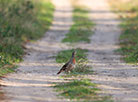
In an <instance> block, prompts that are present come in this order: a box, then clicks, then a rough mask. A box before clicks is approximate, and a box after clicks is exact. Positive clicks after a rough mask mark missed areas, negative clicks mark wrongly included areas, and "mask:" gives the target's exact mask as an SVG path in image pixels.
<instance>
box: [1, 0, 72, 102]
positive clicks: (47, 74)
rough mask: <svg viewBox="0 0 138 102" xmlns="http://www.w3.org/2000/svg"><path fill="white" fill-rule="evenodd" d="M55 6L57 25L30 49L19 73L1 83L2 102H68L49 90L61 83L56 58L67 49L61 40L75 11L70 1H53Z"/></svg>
mask: <svg viewBox="0 0 138 102" xmlns="http://www.w3.org/2000/svg"><path fill="white" fill-rule="evenodd" d="M52 2H53V3H54V4H55V6H56V10H55V13H54V21H53V24H52V26H51V28H50V30H49V31H48V32H47V33H46V35H45V37H43V38H42V39H41V40H39V41H37V42H35V43H30V44H28V45H27V48H28V50H29V54H30V55H26V56H25V58H24V61H23V62H22V63H20V65H19V68H18V69H17V72H16V73H12V74H9V75H8V76H7V77H6V78H3V79H2V81H1V82H0V83H1V84H2V85H4V87H2V88H1V89H2V90H3V92H4V93H5V94H4V97H6V98H4V101H2V102H67V101H68V100H66V99H59V98H57V96H56V95H57V93H56V92H54V91H53V89H52V88H51V87H50V86H52V85H53V82H61V81H62V80H61V79H59V77H58V76H57V75H56V73H57V71H58V70H59V68H60V66H59V65H57V64H56V62H55V60H54V58H53V56H54V55H55V54H56V53H57V52H58V51H60V50H63V49H66V48H67V47H66V46H65V45H64V44H61V43H60V42H61V40H62V38H63V37H64V34H66V33H67V32H68V30H69V28H70V26H71V24H72V7H71V3H70V1H69V0H52Z"/></svg>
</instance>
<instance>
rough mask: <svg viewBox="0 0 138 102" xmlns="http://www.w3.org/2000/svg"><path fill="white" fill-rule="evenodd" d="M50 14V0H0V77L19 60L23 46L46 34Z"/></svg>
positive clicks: (10, 70) (22, 53)
mask: <svg viewBox="0 0 138 102" xmlns="http://www.w3.org/2000/svg"><path fill="white" fill-rule="evenodd" d="M53 11H54V6H53V5H52V3H51V2H50V1H49V0H42V1H37V0H0V19H1V20H0V28H1V29H0V76H2V75H4V74H6V73H8V72H13V71H14V70H13V69H14V68H15V66H14V64H15V63H18V62H20V61H22V56H23V55H24V44H25V43H27V42H29V41H32V40H36V39H39V38H40V37H42V36H43V35H44V34H45V32H46V31H47V30H48V28H49V26H50V24H51V22H52V17H53ZM12 68H13V69H12Z"/></svg>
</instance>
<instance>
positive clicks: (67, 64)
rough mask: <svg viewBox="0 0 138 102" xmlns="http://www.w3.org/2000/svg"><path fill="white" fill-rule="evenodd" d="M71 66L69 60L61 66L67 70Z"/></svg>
mask: <svg viewBox="0 0 138 102" xmlns="http://www.w3.org/2000/svg"><path fill="white" fill-rule="evenodd" d="M68 67H69V62H67V63H66V64H65V65H63V67H62V68H61V69H62V70H66V69H67V68H68Z"/></svg>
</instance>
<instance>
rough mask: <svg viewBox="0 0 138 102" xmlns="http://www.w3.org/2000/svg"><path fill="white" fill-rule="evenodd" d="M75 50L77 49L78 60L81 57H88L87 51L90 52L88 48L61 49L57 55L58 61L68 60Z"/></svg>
mask: <svg viewBox="0 0 138 102" xmlns="http://www.w3.org/2000/svg"><path fill="white" fill-rule="evenodd" d="M74 50H75V51H76V61H78V60H79V59H86V57H87V54H86V53H87V52H88V50H86V49H80V48H77V49H71V50H63V51H60V52H59V53H58V54H57V56H56V62H57V63H65V62H67V61H68V60H69V59H70V58H71V56H72V52H73V51H74Z"/></svg>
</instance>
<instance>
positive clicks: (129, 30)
mask: <svg viewBox="0 0 138 102" xmlns="http://www.w3.org/2000/svg"><path fill="white" fill-rule="evenodd" d="M109 2H110V4H111V7H112V9H113V11H115V12H117V13H118V14H119V17H120V19H121V20H122V22H121V28H122V30H123V32H122V34H121V36H120V45H121V49H119V50H118V51H119V52H120V53H121V54H122V55H123V56H124V60H125V61H126V62H128V63H138V6H137V5H138V1H137V0H132V1H130V0H116V1H115V0H110V1H109Z"/></svg>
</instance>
